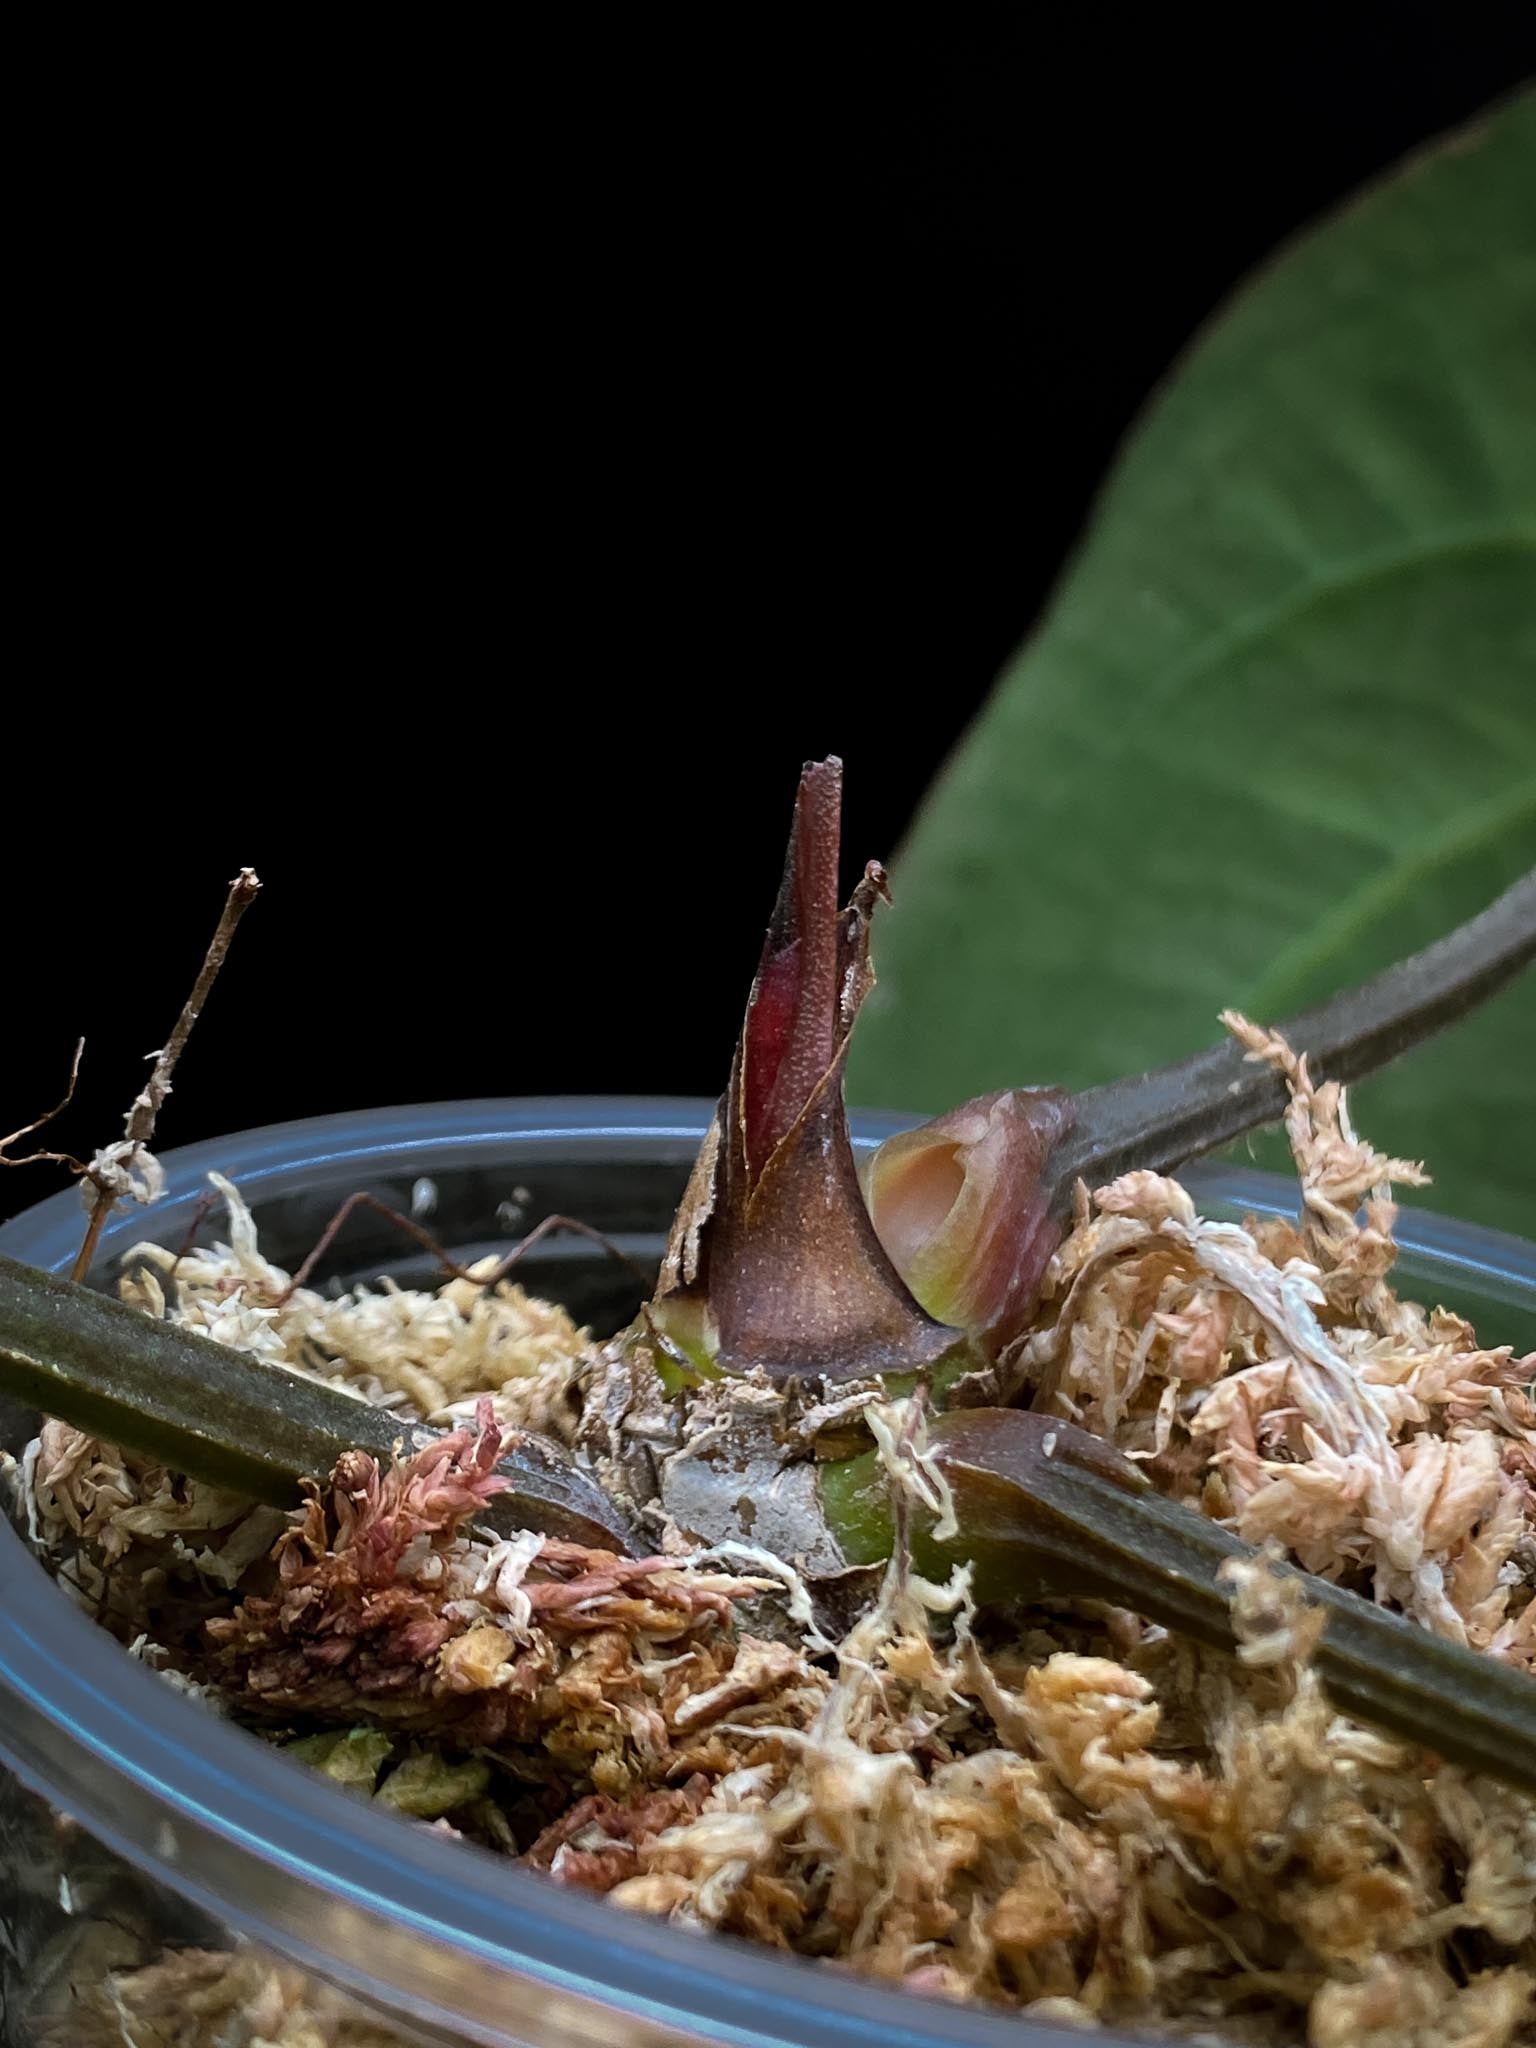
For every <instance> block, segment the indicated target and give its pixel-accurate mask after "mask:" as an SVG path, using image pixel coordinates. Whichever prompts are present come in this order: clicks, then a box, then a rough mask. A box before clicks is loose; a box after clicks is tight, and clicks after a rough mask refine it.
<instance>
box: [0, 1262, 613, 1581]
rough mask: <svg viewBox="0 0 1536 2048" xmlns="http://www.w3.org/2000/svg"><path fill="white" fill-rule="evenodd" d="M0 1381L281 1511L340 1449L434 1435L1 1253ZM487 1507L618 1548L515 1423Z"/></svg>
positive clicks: (503, 1521) (505, 1521)
mask: <svg viewBox="0 0 1536 2048" xmlns="http://www.w3.org/2000/svg"><path fill="white" fill-rule="evenodd" d="M0 1389H4V1391H5V1392H6V1393H8V1394H10V1395H12V1396H14V1397H15V1398H16V1399H17V1400H19V1401H21V1402H23V1403H25V1404H27V1405H29V1406H32V1407H35V1408H37V1409H39V1410H41V1412H42V1413H44V1414H45V1415H56V1416H58V1417H59V1418H60V1420H61V1421H64V1422H71V1423H73V1424H74V1425H75V1427H76V1428H77V1429H85V1430H90V1431H91V1432H92V1433H93V1434H95V1435H98V1436H102V1437H105V1438H106V1439H107V1440H108V1441H109V1442H111V1443H117V1444H123V1445H126V1446H127V1447H128V1448H129V1449H130V1450H134V1451H138V1452H140V1453H142V1454H143V1455H144V1456H146V1457H151V1458H159V1459H162V1460H163V1461H164V1462H165V1463H166V1464H167V1465H169V1466H171V1467H173V1468H174V1469H175V1470H176V1471H178V1472H185V1473H187V1474H188V1475H189V1476H190V1477H191V1478H193V1479H201V1480H204V1481H205V1482H207V1483H208V1484H209V1485H212V1486H222V1487H227V1488H229V1489H230V1490H231V1491H232V1492H235V1493H242V1494H245V1495H247V1496H248V1497H249V1498H250V1499H252V1500H260V1501H267V1502H270V1503H271V1504H272V1505H273V1506H276V1507H291V1506H293V1504H294V1502H295V1501H296V1499H297V1497H298V1490H299V1485H300V1482H301V1481H302V1480H305V1479H323V1478H325V1477H326V1476H327V1474H328V1473H329V1472H330V1471H331V1470H332V1468H333V1467H334V1466H335V1464H336V1462H337V1460H338V1459H339V1458H340V1457H341V1456H342V1454H343V1452H345V1451H350V1450H364V1451H368V1452H371V1453H372V1455H373V1456H374V1457H376V1458H378V1459H381V1460H382V1461H384V1462H385V1463H387V1462H388V1461H389V1460H390V1459H391V1458H392V1457H393V1456H394V1455H395V1454H396V1453H397V1452H406V1453H408V1452H411V1451H415V1450H419V1449H420V1448H422V1446H423V1445H424V1444H425V1443H427V1442H428V1441H429V1440H430V1439H431V1438H432V1437H434V1436H436V1435H437V1434H438V1432H437V1431H435V1430H429V1429H425V1428H422V1427H420V1426H419V1425H416V1424H412V1423H408V1422H402V1421H401V1420H400V1418H399V1417H398V1416H393V1415H391V1414H390V1412H389V1410H388V1409H386V1408H375V1407H374V1406H373V1405H372V1404H371V1403H370V1402H367V1401H359V1400H356V1399H354V1398H353V1397H352V1396H351V1395H349V1394H344V1393H341V1392H340V1391H339V1390H338V1389H336V1388H334V1387H328V1386H326V1385H324V1384H323V1383H322V1382H321V1381H319V1380H311V1379H306V1378H305V1377H304V1376H303V1375H301V1374H299V1373H291V1372H286V1371H284V1369H283V1368H282V1367H281V1366H278V1365H270V1364H268V1363H267V1362H266V1360H264V1359H260V1358H252V1357H251V1356H250V1355H249V1354H248V1353H246V1352H243V1351H235V1350H232V1349H230V1347H229V1346H227V1345H224V1344H215V1343H214V1342H212V1340H211V1339H209V1338H207V1337H200V1336H199V1335H197V1333H196V1332H195V1331H192V1330H186V1329H182V1328H181V1327H180V1326H179V1325H178V1324H176V1323H165V1322H154V1321H151V1320H150V1318H149V1317H147V1316H144V1315H142V1314H141V1313H140V1312H139V1311H138V1310H137V1309H133V1308H129V1307H128V1306H127V1305H126V1304H125V1303H123V1302H120V1301H114V1300H112V1298H111V1297H110V1296H108V1295H104V1294H95V1293H92V1292H91V1291H90V1290H89V1289H88V1288H84V1287H77V1286H76V1285H75V1284H74V1282H73V1281H70V1280H63V1279H60V1278H58V1277H57V1276H56V1275H54V1274H50V1273H42V1272H39V1271H38V1270H37V1268H36V1267H34V1266H25V1265H21V1264H19V1263H18V1262H17V1261H16V1260H15V1259H7V1258H4V1257H0ZM497 1469H498V1470H499V1471H500V1472H501V1473H502V1474H503V1475H504V1476H505V1477H506V1478H507V1479H508V1481H509V1482H510V1484H509V1486H508V1488H507V1490H506V1491H505V1492H503V1493H500V1494H497V1495H496V1496H495V1497H494V1498H493V1499H492V1500H491V1501H490V1502H489V1503H488V1504H487V1506H486V1508H485V1511H484V1514H483V1516H481V1517H480V1518H479V1519H482V1520H483V1521H485V1522H486V1523H487V1524H489V1525H490V1526H492V1527H500V1528H505V1529H513V1528H519V1529H540V1530H543V1531H544V1532H545V1533H546V1534H547V1535H551V1536H557V1537H563V1538H567V1539H569V1540H571V1541H573V1542H577V1543H589V1544H594V1545H597V1546H599V1547H601V1548H603V1549H608V1550H612V1549H615V1548H617V1549H619V1550H621V1551H623V1550H628V1549H630V1548H631V1546H632V1542H633V1538H632V1535H631V1532H630V1530H629V1527H628V1525H627V1524H626V1522H625V1521H624V1518H623V1517H622V1516H621V1515H620V1514H619V1512H618V1510H617V1509H616V1508H615V1507H614V1506H613V1504H612V1502H611V1501H610V1500H609V1499H608V1497H607V1495H606V1494H604V1493H603V1492H602V1490H601V1489H600V1488H599V1487H598V1486H596V1485H594V1484H593V1482H592V1481H591V1480H590V1479H588V1478H586V1477H585V1476H584V1475H583V1474H582V1473H580V1472H578V1471H576V1470H575V1469H574V1468H573V1467H571V1466H569V1465H568V1464H566V1463H565V1462H564V1461H563V1460H562V1459H561V1457H560V1455H559V1453H558V1452H557V1451H556V1450H555V1449H554V1448H553V1447H552V1446H547V1445H546V1444H545V1442H544V1440H543V1439H542V1438H540V1437H537V1436H534V1435H532V1434H530V1433H527V1432H519V1433H518V1434H517V1435H516V1437H515V1438H514V1440H513V1441H512V1442H511V1443H510V1444H508V1445H506V1446H505V1447H504V1449H503V1455H502V1457H501V1460H500V1463H499V1465H498V1468H497Z"/></svg>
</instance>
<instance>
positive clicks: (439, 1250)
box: [273, 1188, 653, 1308]
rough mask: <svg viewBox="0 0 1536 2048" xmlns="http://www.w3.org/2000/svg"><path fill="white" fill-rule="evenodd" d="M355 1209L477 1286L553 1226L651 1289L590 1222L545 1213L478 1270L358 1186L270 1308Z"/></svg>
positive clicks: (498, 1276)
mask: <svg viewBox="0 0 1536 2048" xmlns="http://www.w3.org/2000/svg"><path fill="white" fill-rule="evenodd" d="M358 1209H372V1210H373V1212H374V1214H375V1215H377V1216H382V1217H383V1218H384V1219H385V1221H386V1222H388V1223H393V1224H394V1226H395V1228H396V1229H397V1230H401V1231H403V1232H404V1233H405V1235H406V1236H407V1237H409V1238H413V1239H414V1240H415V1242H416V1243H417V1244H419V1245H420V1246H421V1248H422V1250H423V1251H428V1252H430V1253H431V1254H432V1256H433V1258H434V1259H436V1260H437V1262H438V1264H439V1265H440V1266H441V1267H442V1269H443V1271H444V1272H445V1273H446V1274H448V1276H449V1277H450V1279H453V1280H471V1281H473V1282H474V1284H475V1285H476V1286H477V1287H480V1288H489V1287H494V1286H495V1285H496V1284H497V1282H498V1281H500V1280H504V1279H505V1278H506V1276H507V1274H508V1273H510V1272H511V1270H512V1268H513V1267H514V1266H515V1265H516V1264H517V1263H518V1261H519V1260H520V1259H522V1258H524V1257H526V1255H527V1254H528V1253H529V1252H530V1251H532V1249H533V1247H534V1246H535V1245H536V1244H538V1243H539V1242H540V1240H541V1239H543V1238H546V1237H550V1236H552V1235H553V1234H554V1232H555V1231H557V1230H570V1231H574V1232H575V1233H576V1235H577V1236H578V1237H588V1238H590V1239H591V1240H592V1242H593V1243H594V1244H598V1245H601V1246H602V1248H603V1250H604V1251H605V1252H607V1253H608V1255H609V1257H610V1258H614V1259H617V1260H618V1261H619V1263H620V1264H621V1265H624V1266H627V1267H628V1268H629V1270H630V1271H631V1272H632V1273H633V1274H634V1275H635V1277H636V1278H637V1279H638V1280H639V1282H640V1284H641V1286H642V1287H643V1288H646V1289H649V1288H650V1286H651V1283H652V1279H653V1276H652V1275H651V1274H649V1273H647V1272H646V1270H645V1268H644V1267H643V1266H641V1265H639V1264H637V1262H636V1261H635V1260H634V1259H632V1258H631V1257H630V1256H629V1253H628V1252H626V1251H625V1250H624V1249H623V1248H622V1247H621V1246H619V1245H616V1244H615V1243H614V1242H613V1240H612V1238H610V1237H604V1235H603V1233H602V1232H601V1231H600V1230H594V1229H593V1227H592V1225H591V1224H590V1223H582V1222H579V1221H578V1220H577V1218H576V1217H574V1216H546V1217H545V1218H544V1220H543V1222H542V1223H539V1224H536V1225H535V1226H534V1228H533V1229H532V1230H530V1231H529V1233H528V1235H527V1236H526V1237H525V1238H522V1239H520V1240H519V1241H518V1243H517V1244H515V1245H514V1246H513V1247H512V1249H511V1251H509V1252H508V1253H507V1255H506V1257H505V1258H504V1259H501V1260H500V1261H498V1263H497V1264H496V1265H494V1266H493V1267H492V1268H491V1269H490V1271H489V1272H477V1271H476V1269H475V1267H473V1266H464V1265H461V1264H460V1263H459V1261H458V1260H457V1259H455V1258H454V1256H453V1254H452V1253H451V1252H450V1251H448V1250H447V1248H446V1247H445V1246H444V1245H441V1244H439V1243H438V1241H437V1239H436V1238H435V1237H433V1235H432V1234H431V1232H430V1231H427V1230H423V1229H422V1227H421V1225H420V1224H419V1223H417V1222H416V1221H415V1219H414V1218H413V1217H410V1216H404V1215H402V1214H401V1212H400V1211H399V1210H398V1209H392V1208H391V1207H390V1206H389V1204H388V1202H381V1201H380V1200H379V1198H378V1196H377V1195H370V1194H369V1193H368V1192H367V1190H366V1189H365V1188H359V1189H358V1191H357V1193H356V1194H352V1195H348V1196H347V1199H346V1200H345V1201H344V1202H343V1203H342V1205H341V1207H340V1208H339V1209H338V1210H337V1211H336V1214H335V1215H334V1216H333V1217H332V1218H331V1220H330V1222H329V1223H327V1224H326V1226H325V1228H324V1230H322V1231H321V1233H320V1235H319V1237H318V1238H317V1239H316V1241H315V1244H314V1246H313V1248H312V1249H311V1251H310V1252H309V1254H308V1256H307V1257H306V1258H305V1260H304V1263H303V1264H302V1265H301V1266H300V1267H299V1269H298V1271H297V1272H296V1273H295V1274H294V1276H293V1278H292V1279H291V1280H290V1281H289V1282H288V1285H287V1286H286V1287H285V1288H284V1289H283V1291H282V1293H281V1294H280V1295H278V1297H277V1300H276V1302H275V1303H274V1304H273V1305H274V1307H277V1308H282V1307H283V1306H284V1305H285V1304H286V1303H287V1302H289V1301H290V1300H292V1298H293V1296H294V1295H295V1294H296V1293H297V1292H298V1290H299V1288H301V1287H302V1286H304V1284H305V1283H306V1281H307V1280H308V1279H309V1277H310V1275H311V1274H312V1273H313V1272H314V1270H315V1268H316V1266H318V1265H319V1263H320V1261H321V1260H322V1259H323V1258H324V1257H325V1255H326V1253H327V1252H328V1251H329V1250H330V1248H331V1246H332V1245H333V1244H334V1243H335V1241H336V1238H337V1236H338V1234H339V1233H340V1231H341V1229H342V1227H343V1226H344V1224H345V1223H346V1221H347V1218H348V1217H349V1216H351V1215H352V1214H353V1213H354V1212H355V1211H356V1210H358Z"/></svg>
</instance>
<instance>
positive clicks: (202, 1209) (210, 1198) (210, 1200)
mask: <svg viewBox="0 0 1536 2048" xmlns="http://www.w3.org/2000/svg"><path fill="white" fill-rule="evenodd" d="M220 1199H221V1197H220V1196H219V1195H218V1194H217V1193H216V1192H215V1191H214V1189H212V1188H204V1190H203V1192H202V1193H201V1194H200V1195H199V1196H198V1198H197V1207H196V1208H195V1209H194V1210H193V1211H192V1221H191V1222H190V1223H189V1224H188V1225H187V1227H186V1230H185V1231H184V1233H183V1235H182V1240H181V1243H180V1244H179V1245H178V1246H177V1247H176V1256H175V1258H174V1259H172V1261H171V1269H170V1272H169V1273H168V1274H167V1275H166V1278H167V1279H168V1280H174V1279H175V1278H176V1268H177V1267H178V1266H179V1265H180V1264H181V1262H182V1260H183V1259H184V1258H185V1257H186V1256H187V1253H188V1252H189V1251H191V1249H192V1247H193V1245H194V1244H195V1243H196V1242H197V1233H198V1232H199V1231H200V1230H201V1229H202V1227H203V1225H204V1224H205V1223H206V1222H207V1220H208V1218H209V1217H210V1216H211V1215H212V1214H213V1212H214V1210H215V1209H217V1207H218V1206H219V1202H220Z"/></svg>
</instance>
